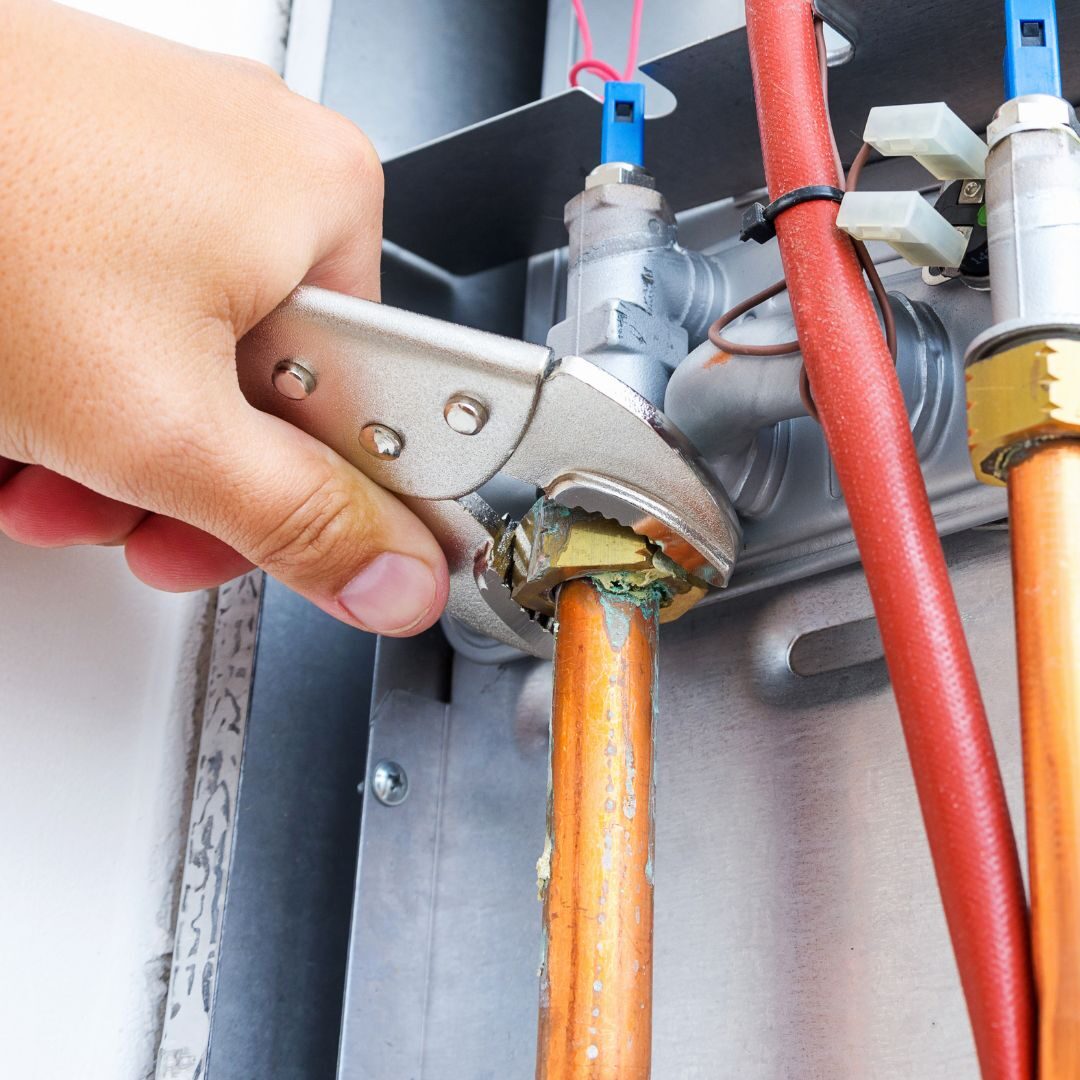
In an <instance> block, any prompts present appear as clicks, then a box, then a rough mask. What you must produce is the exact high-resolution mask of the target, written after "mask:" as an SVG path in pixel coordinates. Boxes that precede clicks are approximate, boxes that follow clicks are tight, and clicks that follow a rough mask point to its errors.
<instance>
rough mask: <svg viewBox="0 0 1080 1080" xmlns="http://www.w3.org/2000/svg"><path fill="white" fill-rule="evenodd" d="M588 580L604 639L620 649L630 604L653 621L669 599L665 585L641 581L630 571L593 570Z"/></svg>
mask: <svg viewBox="0 0 1080 1080" xmlns="http://www.w3.org/2000/svg"><path fill="white" fill-rule="evenodd" d="M590 580H591V581H592V583H593V584H594V585H595V586H596V592H597V595H598V596H599V598H600V606H601V607H602V608H603V609H604V625H605V626H606V627H607V634H608V639H609V640H610V641H611V645H612V648H615V649H621V648H622V647H623V646H624V645H625V644H626V639H627V638H628V637H629V636H630V617H631V614H632V612H631V610H630V607H636V608H637V609H638V610H639V611H640V612H641V614H642V615H643V616H644V617H645V619H646V620H647V621H651V622H657V621H658V620H659V618H660V608H661V607H663V605H664V604H666V603H668V601H669V600H670V599H671V592H670V590H669V589H668V588H667V586H666V585H664V584H663V583H661V582H658V581H653V582H649V583H648V584H645V585H643V584H641V582H640V580H639V579H638V576H637V575H636V574H634V573H632V572H626V571H618V570H616V571H613V572H611V573H609V574H594V575H593V576H592V577H591V578H590Z"/></svg>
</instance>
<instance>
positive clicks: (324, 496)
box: [250, 477, 369, 579]
mask: <svg viewBox="0 0 1080 1080" xmlns="http://www.w3.org/2000/svg"><path fill="white" fill-rule="evenodd" d="M364 518H365V515H363V514H362V513H361V512H360V508H359V507H358V504H357V500H356V495H355V493H354V492H352V491H350V490H348V489H347V487H345V486H344V485H342V484H341V483H340V482H339V481H338V480H337V479H336V478H334V477H329V478H327V479H326V480H325V481H324V482H323V483H321V484H319V485H318V486H317V487H316V488H314V489H313V490H311V491H309V492H307V493H306V494H305V495H304V496H303V497H302V498H301V499H300V500H299V501H298V502H296V503H295V505H293V506H291V507H290V508H289V510H288V511H287V512H286V514H285V516H284V517H283V518H282V519H281V520H280V521H278V522H276V523H275V524H273V525H271V527H270V528H268V529H267V530H266V531H265V532H264V533H263V534H262V535H260V536H258V537H256V538H255V539H254V543H253V550H252V551H251V552H250V554H251V557H252V559H253V561H254V562H256V563H258V565H259V566H261V567H262V568H263V569H264V570H267V571H268V572H269V573H271V574H275V575H277V574H278V573H283V572H287V573H288V574H289V576H290V577H292V578H294V579H295V578H301V579H302V578H304V577H307V576H309V575H313V574H316V573H317V574H318V575H319V577H320V578H322V579H327V578H333V577H336V576H337V575H338V574H339V573H344V572H346V571H347V570H348V568H349V567H351V566H352V565H354V564H355V562H356V560H357V555H358V552H359V551H360V550H362V549H363V548H365V547H366V546H367V542H368V539H369V537H368V531H367V529H366V528H365V524H364Z"/></svg>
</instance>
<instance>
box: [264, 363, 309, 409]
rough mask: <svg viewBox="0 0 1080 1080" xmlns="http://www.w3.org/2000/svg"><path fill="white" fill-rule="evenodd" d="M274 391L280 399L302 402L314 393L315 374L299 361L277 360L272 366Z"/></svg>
mask: <svg viewBox="0 0 1080 1080" xmlns="http://www.w3.org/2000/svg"><path fill="white" fill-rule="evenodd" d="M273 382H274V389H275V390H276V391H277V392H278V393H279V394H281V395H282V397H287V398H291V399H292V400H293V401H303V400H304V398H307V397H311V395H312V394H313V393H315V382H316V380H315V372H313V371H312V370H311V369H310V368H308V367H305V366H304V365H303V364H301V363H300V361H299V360H279V361H278V362H277V364H275V365H274V374H273Z"/></svg>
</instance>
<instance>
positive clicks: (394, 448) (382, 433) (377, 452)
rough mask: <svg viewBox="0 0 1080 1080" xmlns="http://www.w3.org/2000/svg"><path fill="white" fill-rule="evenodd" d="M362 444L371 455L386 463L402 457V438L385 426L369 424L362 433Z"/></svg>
mask: <svg viewBox="0 0 1080 1080" xmlns="http://www.w3.org/2000/svg"><path fill="white" fill-rule="evenodd" d="M360 444H361V445H362V446H363V448H364V449H365V450H366V451H367V452H368V453H369V454H373V455H374V456H375V457H377V458H383V459H384V460H385V461H393V460H394V459H395V458H398V457H400V456H401V448H402V446H404V443H403V442H402V440H401V436H400V435H399V434H398V433H397V432H396V431H395V430H394V429H393V428H389V427H387V426H386V425H385V424H368V426H367V427H365V428H364V429H363V430H362V431H361V432H360Z"/></svg>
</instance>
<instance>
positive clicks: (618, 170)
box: [585, 161, 656, 191]
mask: <svg viewBox="0 0 1080 1080" xmlns="http://www.w3.org/2000/svg"><path fill="white" fill-rule="evenodd" d="M602 184H634V185H635V186H636V187H645V188H655V187H656V181H655V180H654V179H653V175H652V173H649V172H646V171H645V170H644V169H643V168H642V167H641V166H640V165H631V164H629V162H626V161H606V162H604V164H603V165H597V166H596V168H595V169H593V171H592V172H591V173H589V175H588V176H586V177H585V190H586V191H591V190H592V189H593V188H594V187H600V186H601V185H602Z"/></svg>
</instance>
